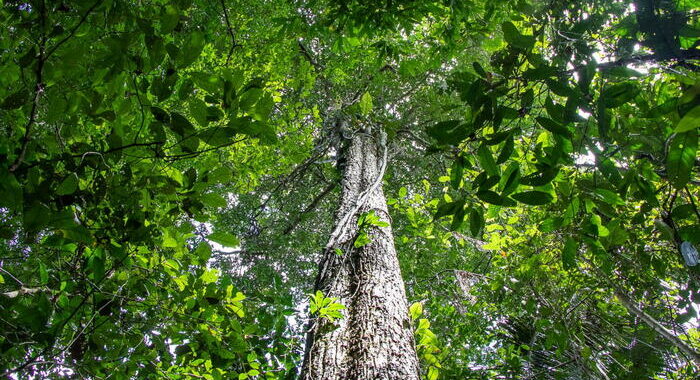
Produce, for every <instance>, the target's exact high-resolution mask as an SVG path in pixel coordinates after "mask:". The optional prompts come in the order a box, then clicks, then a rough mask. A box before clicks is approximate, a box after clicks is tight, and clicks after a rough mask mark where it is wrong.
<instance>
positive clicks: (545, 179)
mask: <svg viewBox="0 0 700 380" xmlns="http://www.w3.org/2000/svg"><path fill="white" fill-rule="evenodd" d="M558 173H559V168H557V167H547V168H545V169H543V170H542V171H539V172H535V173H531V174H528V175H526V176H525V177H523V178H521V179H520V183H521V184H523V185H528V186H544V185H546V184H548V183H550V182H552V180H553V179H554V178H555V177H556V176H557V174H558Z"/></svg>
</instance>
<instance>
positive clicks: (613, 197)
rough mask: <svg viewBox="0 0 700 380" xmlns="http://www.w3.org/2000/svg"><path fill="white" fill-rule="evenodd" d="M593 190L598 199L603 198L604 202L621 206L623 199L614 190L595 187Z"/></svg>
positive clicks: (623, 202)
mask: <svg viewBox="0 0 700 380" xmlns="http://www.w3.org/2000/svg"><path fill="white" fill-rule="evenodd" d="M593 192H594V193H595V194H596V195H597V197H598V199H601V200H603V201H604V202H605V203H607V204H609V205H613V206H623V205H624V204H625V201H624V200H623V199H622V198H621V197H620V196H619V195H618V194H617V193H615V192H614V191H610V190H608V189H595V190H593Z"/></svg>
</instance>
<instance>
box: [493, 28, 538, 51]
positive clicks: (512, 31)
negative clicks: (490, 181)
mask: <svg viewBox="0 0 700 380" xmlns="http://www.w3.org/2000/svg"><path fill="white" fill-rule="evenodd" d="M501 29H502V30H503V37H504V38H505V40H506V42H508V43H509V44H511V45H513V46H515V47H518V48H521V49H525V50H528V49H530V48H532V46H533V45H534V44H535V37H534V36H525V35H522V34H520V32H519V31H518V28H516V27H515V25H513V23H512V22H510V21H507V22H504V23H503V24H501Z"/></svg>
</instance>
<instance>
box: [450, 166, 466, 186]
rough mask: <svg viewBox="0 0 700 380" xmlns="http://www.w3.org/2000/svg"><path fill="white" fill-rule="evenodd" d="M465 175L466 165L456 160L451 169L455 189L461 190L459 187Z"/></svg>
mask: <svg viewBox="0 0 700 380" xmlns="http://www.w3.org/2000/svg"><path fill="white" fill-rule="evenodd" d="M463 175H464V165H463V163H462V160H459V159H457V160H455V162H454V163H453V164H452V168H451V169H450V184H451V185H452V188H453V189H459V185H460V183H461V182H462V176H463Z"/></svg>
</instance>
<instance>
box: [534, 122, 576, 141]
mask: <svg viewBox="0 0 700 380" xmlns="http://www.w3.org/2000/svg"><path fill="white" fill-rule="evenodd" d="M536 120H537V123H539V124H540V125H541V126H542V127H543V128H544V129H546V130H548V131H550V132H552V133H554V134H556V135H560V136H564V137H566V138H571V131H569V130H568V129H567V128H566V127H565V126H563V125H561V124H559V123H557V122H556V121H554V120H552V119H549V118H546V117H538V118H537V119H536Z"/></svg>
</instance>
